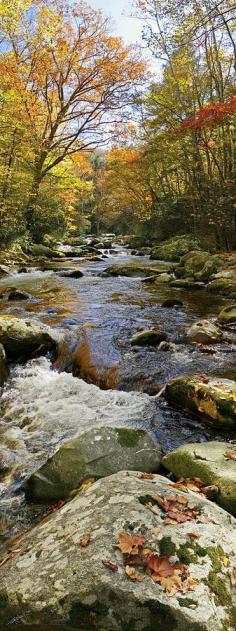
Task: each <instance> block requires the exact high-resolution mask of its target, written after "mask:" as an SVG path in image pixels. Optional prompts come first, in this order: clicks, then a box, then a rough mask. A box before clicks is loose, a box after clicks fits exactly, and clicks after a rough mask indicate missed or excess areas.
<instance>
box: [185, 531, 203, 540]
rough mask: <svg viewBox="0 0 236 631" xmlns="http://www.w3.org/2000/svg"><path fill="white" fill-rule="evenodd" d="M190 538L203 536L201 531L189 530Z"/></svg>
mask: <svg viewBox="0 0 236 631" xmlns="http://www.w3.org/2000/svg"><path fill="white" fill-rule="evenodd" d="M188 537H190V539H199V538H200V537H201V534H200V532H188Z"/></svg>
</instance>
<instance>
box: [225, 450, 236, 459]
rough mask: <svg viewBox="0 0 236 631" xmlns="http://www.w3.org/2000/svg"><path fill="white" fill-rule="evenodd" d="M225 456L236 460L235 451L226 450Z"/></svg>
mask: <svg viewBox="0 0 236 631" xmlns="http://www.w3.org/2000/svg"><path fill="white" fill-rule="evenodd" d="M224 457H225V458H226V460H236V452H235V453H234V452H233V451H226V452H225V453H224Z"/></svg>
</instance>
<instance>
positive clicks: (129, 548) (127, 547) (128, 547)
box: [113, 531, 146, 554]
mask: <svg viewBox="0 0 236 631" xmlns="http://www.w3.org/2000/svg"><path fill="white" fill-rule="evenodd" d="M145 541H146V539H145V537H142V536H133V535H129V533H128V532H125V531H124V532H120V533H119V543H114V544H113V546H114V548H119V550H120V551H121V552H122V553H123V554H139V551H140V548H141V547H142V546H143V544H144V543H145Z"/></svg>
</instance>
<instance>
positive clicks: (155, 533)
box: [151, 528, 161, 536]
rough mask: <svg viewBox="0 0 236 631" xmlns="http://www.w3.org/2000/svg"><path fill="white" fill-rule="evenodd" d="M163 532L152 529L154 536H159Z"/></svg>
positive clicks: (158, 529)
mask: <svg viewBox="0 0 236 631" xmlns="http://www.w3.org/2000/svg"><path fill="white" fill-rule="evenodd" d="M160 532H161V528H151V533H152V535H155V536H158V535H159V534H160Z"/></svg>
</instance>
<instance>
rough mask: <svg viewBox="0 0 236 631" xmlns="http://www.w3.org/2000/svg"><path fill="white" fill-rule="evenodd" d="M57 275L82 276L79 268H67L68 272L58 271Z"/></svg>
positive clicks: (67, 276)
mask: <svg viewBox="0 0 236 631" xmlns="http://www.w3.org/2000/svg"><path fill="white" fill-rule="evenodd" d="M59 276H63V278H82V276H84V274H83V272H81V270H80V269H75V270H68V272H60V273H59Z"/></svg>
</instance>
